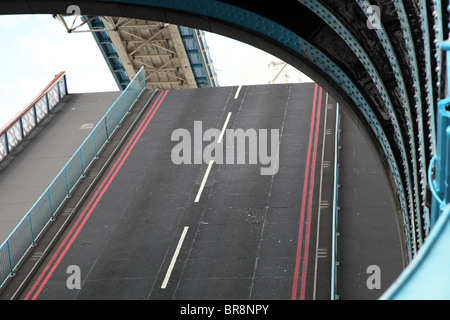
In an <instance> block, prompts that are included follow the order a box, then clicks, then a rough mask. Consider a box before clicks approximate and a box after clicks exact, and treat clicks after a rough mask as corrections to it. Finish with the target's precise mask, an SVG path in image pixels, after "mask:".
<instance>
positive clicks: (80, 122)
mask: <svg viewBox="0 0 450 320" xmlns="http://www.w3.org/2000/svg"><path fill="white" fill-rule="evenodd" d="M119 94H120V92H105V93H86V94H70V95H68V96H66V97H65V98H64V100H63V102H61V104H62V105H60V106H58V108H55V109H58V111H57V112H56V113H53V111H52V113H51V114H50V117H52V119H51V120H50V121H49V122H48V123H47V124H46V125H45V126H43V127H42V128H39V129H40V132H38V133H37V134H35V135H34V137H33V138H32V139H31V140H30V141H24V142H25V143H26V144H27V145H26V146H24V147H23V148H20V147H19V148H18V150H19V149H22V150H20V151H19V152H17V151H16V152H14V153H13V155H12V156H13V157H14V158H11V159H8V164H7V165H6V166H5V165H4V166H3V168H2V169H0V243H3V242H4V241H5V240H6V238H7V237H8V236H9V235H10V233H11V232H12V231H13V230H14V228H15V227H16V226H17V224H18V223H19V222H20V220H21V219H22V218H23V217H24V216H25V215H26V213H27V212H28V211H29V209H31V207H32V206H33V205H34V203H35V202H36V200H37V199H38V198H39V197H40V196H41V195H42V194H43V192H44V191H45V190H46V188H47V187H48V186H49V185H50V183H51V182H52V181H53V179H54V178H55V177H56V175H57V174H58V173H59V172H60V171H61V169H62V168H63V167H64V165H65V164H66V163H67V161H68V160H69V159H70V157H72V155H73V154H74V153H75V152H76V150H77V149H78V148H79V147H80V145H81V143H82V142H83V141H84V140H85V139H86V137H87V136H88V135H89V133H90V132H91V130H92V128H93V126H94V125H95V124H97V122H98V120H100V118H101V117H102V116H103V115H104V114H105V113H106V111H107V110H108V109H109V108H110V107H111V105H112V104H113V103H114V101H115V100H116V99H117V97H118V96H119Z"/></svg>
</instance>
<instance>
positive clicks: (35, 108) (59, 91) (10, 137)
mask: <svg viewBox="0 0 450 320" xmlns="http://www.w3.org/2000/svg"><path fill="white" fill-rule="evenodd" d="M66 94H67V82H66V73H65V72H61V73H60V74H58V75H57V76H56V77H55V79H53V80H52V82H50V84H49V85H48V86H47V87H46V88H45V89H44V90H42V92H41V93H40V94H39V95H38V96H37V97H36V98H35V99H34V100H33V101H32V102H31V103H30V104H29V105H28V106H26V107H25V108H24V109H23V111H22V112H21V113H20V114H19V115H18V116H17V117H16V118H14V119H13V120H12V121H11V122H9V123H8V124H7V125H6V126H5V128H4V129H3V130H1V131H0V161H2V160H3V159H4V158H6V157H7V156H8V155H9V154H10V153H11V151H12V150H13V149H14V148H15V147H16V146H17V145H18V144H19V143H20V142H21V141H23V140H24V139H25V137H26V136H27V135H28V134H29V133H30V132H31V130H33V129H34V128H35V127H36V126H37V125H38V124H39V123H40V122H41V121H42V119H44V118H45V116H46V115H47V114H48V113H49V112H50V111H51V110H52V109H53V108H54V107H55V106H56V105H57V104H58V103H59V102H61V100H62V98H64V96H65V95H66Z"/></svg>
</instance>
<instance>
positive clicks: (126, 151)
mask: <svg viewBox="0 0 450 320" xmlns="http://www.w3.org/2000/svg"><path fill="white" fill-rule="evenodd" d="M167 93H168V91H166V92H165V93H164V92H162V93H160V95H159V96H158V98H157V100H156V101H155V103H154V104H153V106H152V108H151V109H150V111H149V112H148V113H147V115H146V116H145V118H144V121H142V122H141V124H140V126H139V127H138V129H137V130H136V131H135V133H134V134H133V136H132V138H131V139H130V141H129V142H128V144H127V145H126V146H125V148H124V150H123V151H122V153H121V154H120V156H119V158H118V159H117V160H116V162H115V163H114V165H113V167H112V168H111V170H110V171H109V172H108V175H107V176H106V178H104V179H103V181H102V183H101V185H100V186H99V187H98V189H97V190H96V192H95V194H94V196H93V197H92V198H91V200H90V201H89V203H88V205H87V206H86V207H85V209H84V210H83V212H82V213H81V215H80V217H79V218H78V219H77V221H76V223H75V224H74V225H73V227H72V228H71V230H70V232H69V233H68V234H67V236H66V237H65V239H64V241H63V242H62V243H61V245H60V246H59V247H58V249H57V251H56V252H55V254H54V255H53V256H52V258H51V260H50V262H49V263H48V264H47V265H46V267H45V269H44V271H43V272H42V273H41V274H40V276H39V277H38V279H37V280H36V282H35V283H34V285H33V287H32V288H31V290H30V291H29V292H28V294H27V296H26V297H25V300H28V299H29V298H30V296H31V295H32V293H33V292H34V290H35V289H36V287H37V286H38V285H39V283H40V281H41V280H42V278H43V277H44V275H45V274H46V273H47V270H48V269H49V268H50V266H52V264H53V262H54V260H55V259H56V257H57V256H58V254H59V252H61V250H63V248H64V250H63V251H62V253H61V255H60V256H59V258H58V260H57V261H56V262H55V263H54V264H53V266H52V268H51V269H50V271H49V273H48V274H47V276H46V277H45V279H44V280H43V282H42V283H41V285H40V286H39V288H38V289H37V291H36V293H35V294H34V295H33V297H32V298H31V299H32V300H35V299H36V298H37V297H38V296H39V294H40V293H41V291H42V290H43V288H44V287H45V285H46V284H47V282H48V280H49V279H50V277H51V276H52V274H53V272H54V271H55V270H56V268H57V267H58V265H59V263H60V262H61V260H62V259H63V257H64V256H65V254H66V253H67V251H68V249H69V248H70V247H71V245H72V244H73V242H74V241H75V239H76V238H77V236H78V234H79V233H80V232H81V230H82V228H83V227H84V225H85V223H86V222H87V220H88V219H89V217H90V216H91V214H92V212H93V211H94V209H95V208H96V206H97V204H98V202H99V201H100V200H101V198H102V197H103V195H104V194H105V192H106V190H107V189H108V188H109V186H110V185H111V183H112V181H113V180H114V178H115V177H116V175H117V173H118V172H119V170H120V169H121V167H122V166H123V164H124V163H125V160H126V159H127V158H128V157H129V155H130V153H131V151H132V150H133V149H134V147H135V145H136V143H137V142H138V141H139V139H140V137H141V136H142V134H143V133H144V131H145V130H146V128H147V127H148V125H149V124H150V121H151V120H152V119H153V116H154V115H155V113H156V111H157V110H158V109H159V107H160V105H161V103H162V102H163V100H164V99H165V97H166V95H167ZM80 221H81V224H79V223H80ZM78 224H79V225H78ZM75 229H76V231H75ZM74 231H75V233H74ZM70 237H72V238H71V239H70V241H69V238H70ZM66 243H67V245H66Z"/></svg>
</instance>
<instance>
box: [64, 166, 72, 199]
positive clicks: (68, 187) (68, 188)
mask: <svg viewBox="0 0 450 320" xmlns="http://www.w3.org/2000/svg"><path fill="white" fill-rule="evenodd" d="M64 176H65V178H66V189H67V198H68V199H69V198H70V197H71V195H70V186H69V178H68V176H67V166H65V167H64Z"/></svg>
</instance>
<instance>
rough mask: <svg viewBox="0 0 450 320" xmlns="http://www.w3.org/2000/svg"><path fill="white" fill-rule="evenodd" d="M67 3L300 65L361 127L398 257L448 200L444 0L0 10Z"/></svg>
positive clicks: (120, 1)
mask: <svg viewBox="0 0 450 320" xmlns="http://www.w3.org/2000/svg"><path fill="white" fill-rule="evenodd" d="M71 5H76V6H77V7H78V8H79V9H81V14H83V15H92V16H94V15H107V16H110V17H128V18H135V19H144V20H150V21H159V22H161V23H173V24H177V25H183V26H187V27H191V28H198V29H201V30H205V31H211V32H215V33H219V34H222V35H225V36H229V37H232V38H234V39H237V40H241V41H243V42H246V43H248V44H251V45H253V46H255V47H258V48H260V49H262V50H265V51H267V52H269V53H271V54H273V55H275V56H277V57H278V58H280V59H282V60H283V61H286V62H287V63H289V64H291V65H293V66H294V67H297V68H298V69H300V70H302V71H303V72H304V73H305V74H306V75H307V76H309V77H310V78H311V79H313V80H315V81H316V82H317V83H318V84H319V85H321V86H322V87H323V88H324V89H326V90H327V91H328V92H329V93H330V94H331V95H333V96H334V97H335V98H336V99H337V100H338V101H339V103H340V104H341V105H342V106H343V107H344V108H346V109H347V111H348V112H349V113H350V114H351V115H352V116H353V118H354V120H355V121H356V122H357V124H358V126H359V127H360V128H361V129H362V130H363V131H364V132H365V134H366V136H367V138H368V141H370V143H371V145H372V146H373V148H374V150H375V151H376V154H377V155H378V158H379V160H380V161H381V163H382V165H383V167H384V169H385V172H386V174H387V176H388V178H389V181H390V183H391V186H392V191H393V194H394V198H395V200H396V204H397V209H398V221H399V225H400V230H401V237H402V239H403V244H404V253H405V254H404V257H405V263H408V262H410V261H411V260H412V259H413V258H414V257H416V256H417V253H418V251H419V249H420V248H421V247H422V246H423V245H424V243H426V240H427V238H428V237H429V236H430V233H431V232H432V231H433V227H434V226H435V225H437V223H438V220H439V217H440V216H441V214H442V212H443V210H444V208H443V207H444V204H446V203H448V202H449V201H450V199H447V198H448V197H447V196H446V194H447V192H446V191H448V189H449V187H448V186H449V185H450V183H449V181H448V180H450V178H449V177H450V175H448V176H445V177H444V176H443V175H445V174H446V172H445V170H443V169H445V168H446V166H447V163H445V162H444V161H443V160H445V159H446V158H445V157H443V154H442V153H443V152H445V151H446V150H445V146H446V141H442V139H443V138H445V135H442V136H441V135H439V136H438V131H439V132H445V131H446V130H445V129H446V128H440V127H439V126H440V125H441V126H442V125H445V121H443V122H440V124H438V123H437V106H438V103H439V102H440V103H441V106H442V105H443V110H444V111H446V112H448V110H449V107H448V106H449V105H450V102H448V100H445V98H446V97H447V96H448V90H447V86H448V81H447V65H448V64H447V62H446V59H442V58H441V57H442V56H443V55H442V48H441V45H442V43H443V42H444V41H445V40H447V38H448V31H449V30H448V29H449V27H448V17H449V14H448V11H447V7H448V0H390V1H384V0H371V1H369V0H347V1H342V0H284V1H278V2H277V3H276V4H275V5H274V4H273V3H272V2H267V1H266V2H258V3H253V2H250V1H237V0H222V1H216V0H196V1H185V0H103V1H66V0H54V1H48V0H46V1H44V0H28V1H25V0H24V1H16V0H14V1H13V0H9V1H8V0H5V1H2V2H0V13H2V14H11V13H23V14H27V13H30V14H31V13H62V14H63V13H66V12H68V11H67V9H68V7H69V6H71ZM447 116H448V115H445V117H447ZM438 129H439V130H438ZM441 137H443V138H441ZM442 146H444V147H442ZM449 147H450V146H449ZM432 159H435V160H436V161H433V163H435V165H434V166H433V168H432V169H433V170H430V172H428V169H429V167H430V166H429V165H430V163H431V160H432ZM444 196H445V197H444ZM447 200H448V201H447ZM431 203H433V205H430V204H431ZM449 242H450V241H449ZM447 263H448V264H450V258H449V257H447ZM447 270H448V265H447ZM447 273H448V272H447ZM447 287H448V286H447Z"/></svg>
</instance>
